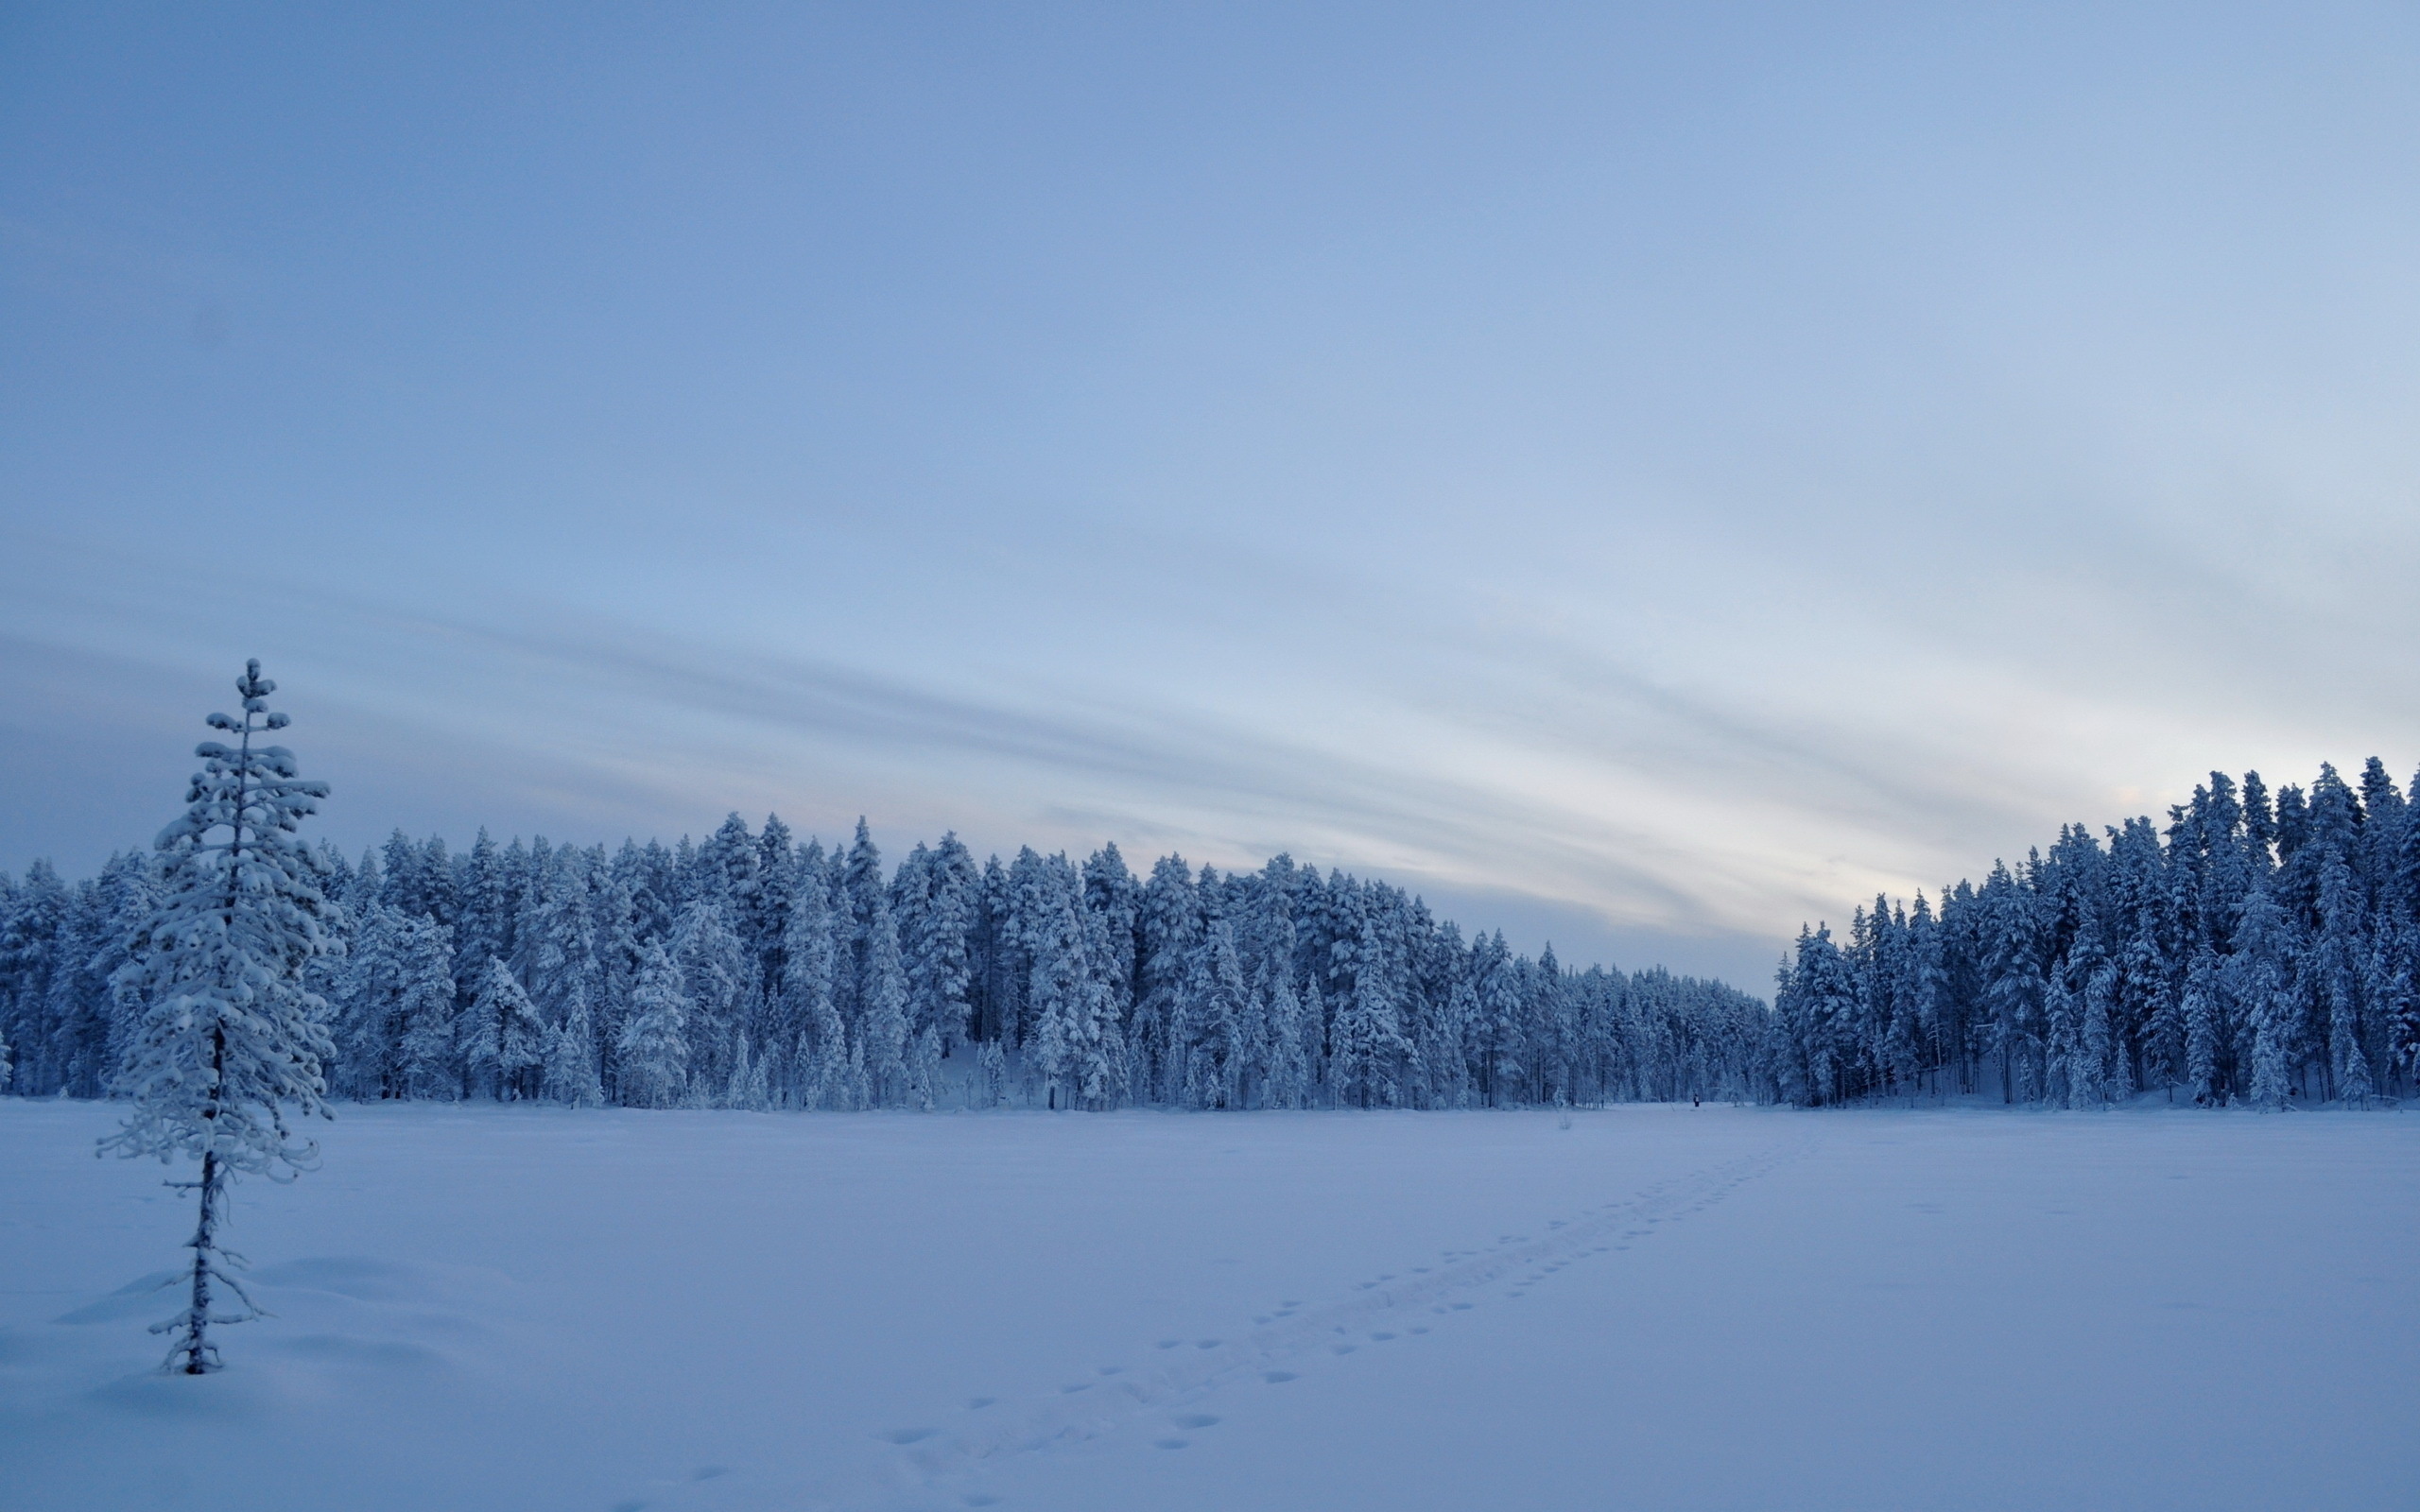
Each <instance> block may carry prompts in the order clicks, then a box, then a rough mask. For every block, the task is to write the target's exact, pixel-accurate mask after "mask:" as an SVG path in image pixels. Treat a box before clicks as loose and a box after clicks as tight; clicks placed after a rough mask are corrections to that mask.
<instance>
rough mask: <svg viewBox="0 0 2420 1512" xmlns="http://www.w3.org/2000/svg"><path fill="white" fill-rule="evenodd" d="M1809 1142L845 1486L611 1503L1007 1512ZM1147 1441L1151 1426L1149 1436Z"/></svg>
mask: <svg viewBox="0 0 2420 1512" xmlns="http://www.w3.org/2000/svg"><path fill="white" fill-rule="evenodd" d="M1812 1144H1813V1142H1812V1141H1811V1140H1806V1139H1801V1140H1798V1141H1794V1142H1789V1143H1782V1144H1776V1145H1773V1146H1771V1147H1769V1148H1767V1149H1764V1150H1761V1151H1758V1152H1756V1153H1755V1154H1753V1155H1748V1156H1744V1157H1741V1158H1739V1159H1737V1160H1728V1161H1724V1162H1722V1163H1720V1164H1719V1165H1714V1166H1710V1167H1707V1168H1706V1169H1704V1170H1703V1171H1699V1172H1696V1173H1694V1174H1692V1175H1689V1176H1686V1177H1673V1178H1670V1179H1668V1180H1664V1181H1658V1182H1653V1183H1651V1184H1650V1185H1648V1186H1645V1187H1642V1188H1640V1189H1639V1190H1638V1191H1637V1192H1636V1193H1635V1194H1633V1195H1632V1196H1629V1197H1626V1198H1623V1199H1621V1200H1618V1201H1614V1202H1607V1203H1604V1204H1601V1205H1599V1206H1598V1207H1595V1208H1590V1209H1587V1210H1584V1211H1581V1212H1578V1213H1575V1214H1571V1215H1569V1216H1566V1217H1564V1218H1560V1219H1556V1220H1553V1221H1551V1222H1549V1223H1547V1224H1546V1225H1545V1226H1543V1227H1542V1228H1541V1229H1538V1230H1536V1231H1534V1232H1531V1233H1526V1234H1512V1233H1507V1234H1499V1235H1496V1236H1495V1238H1494V1239H1493V1240H1492V1241H1491V1242H1489V1243H1487V1244H1485V1245H1482V1246H1475V1247H1469V1248H1462V1249H1453V1250H1447V1251H1444V1252H1443V1254H1442V1255H1441V1256H1440V1257H1439V1259H1438V1260H1436V1261H1435V1262H1432V1263H1427V1264H1423V1265H1411V1266H1405V1267H1404V1268H1402V1269H1401V1270H1398V1271H1391V1272H1384V1273H1381V1274H1379V1275H1377V1276H1374V1277H1372V1278H1369V1279H1367V1280H1360V1281H1357V1282H1354V1283H1353V1284H1352V1286H1351V1287H1350V1288H1348V1290H1347V1292H1346V1293H1345V1295H1344V1296H1342V1297H1338V1298H1336V1299H1334V1300H1332V1301H1329V1302H1326V1303H1316V1302H1312V1301H1310V1300H1307V1299H1305V1298H1302V1297H1288V1298H1285V1299H1284V1300H1283V1301H1282V1302H1281V1303H1280V1305H1279V1306H1278V1307H1277V1308H1275V1309H1272V1310H1271V1311H1269V1312H1267V1313H1263V1314H1256V1315H1255V1316H1254V1317H1253V1322H1252V1324H1251V1326H1249V1327H1248V1328H1246V1329H1243V1330H1239V1331H1237V1332H1236V1333H1235V1334H1234V1335H1231V1336H1225V1337H1217V1338H1208V1337H1205V1338H1161V1339H1156V1340H1147V1341H1145V1343H1144V1344H1143V1346H1142V1347H1141V1348H1140V1349H1138V1351H1137V1353H1138V1356H1139V1357H1140V1359H1139V1363H1137V1364H1136V1365H1134V1366H1132V1367H1129V1366H1101V1367H1100V1370H1099V1374H1100V1376H1101V1379H1100V1380H1098V1381H1096V1382H1081V1383H1077V1382H1068V1383H1061V1384H1058V1385H1056V1386H1054V1387H1048V1388H1046V1389H1045V1390H1044V1391H1040V1392H1036V1393H1035V1394H1034V1395H1033V1397H1032V1398H1030V1399H1029V1400H1026V1401H1024V1402H1022V1403H1012V1402H1010V1401H1007V1400H997V1399H993V1398H988V1397H977V1398H972V1399H967V1400H965V1402H964V1408H963V1410H962V1411H961V1412H960V1413H959V1414H955V1415H953V1416H956V1417H959V1426H958V1427H957V1428H955V1429H954V1430H953V1429H943V1428H937V1427H932V1426H929V1425H915V1426H903V1427H900V1428H895V1429H891V1430H890V1431H887V1432H884V1433H880V1434H877V1435H874V1436H875V1438H876V1440H877V1441H878V1442H880V1443H882V1444H884V1445H886V1446H888V1447H887V1448H886V1449H885V1450H883V1451H879V1452H878V1454H879V1461H880V1462H878V1463H876V1464H873V1465H869V1466H866V1467H864V1468H863V1469H861V1471H860V1472H859V1473H858V1474H856V1475H855V1476H853V1477H835V1478H833V1479H831V1480H828V1481H826V1482H825V1483H823V1484H822V1485H821V1486H813V1487H810V1486H789V1487H787V1488H777V1487H775V1486H769V1485H766V1484H764V1483H761V1482H759V1483H756V1484H754V1485H753V1486H748V1485H747V1484H746V1483H747V1482H748V1480H749V1479H750V1478H747V1477H742V1476H737V1475H733V1476H730V1477H728V1478H720V1477H718V1478H717V1480H716V1481H715V1482H714V1483H711V1484H705V1483H693V1484H692V1485H691V1486H683V1487H678V1488H671V1487H666V1488H663V1489H660V1490H659V1491H658V1492H657V1493H656V1494H655V1495H653V1496H648V1497H644V1498H640V1499H635V1500H633V1501H631V1502H628V1503H621V1505H622V1506H627V1507H631V1508H634V1509H635V1508H637V1507H641V1506H644V1507H647V1508H648V1509H650V1512H654V1509H664V1512H671V1509H674V1508H680V1509H684V1512H705V1509H707V1508H709V1507H727V1506H740V1505H744V1506H749V1507H765V1508H773V1507H794V1508H813V1509H816V1512H827V1509H828V1512H908V1509H915V1508H933V1509H939V1508H948V1507H965V1506H992V1505H1001V1504H1006V1503H1007V1501H1008V1499H1007V1498H1005V1497H1004V1496H1002V1495H999V1494H995V1493H994V1491H992V1490H991V1489H990V1488H988V1487H987V1486H984V1485H983V1484H982V1483H983V1481H984V1479H985V1476H986V1472H987V1471H989V1470H990V1469H994V1468H995V1467H1003V1466H1005V1465H1007V1464H1009V1463H1011V1462H1013V1459H1014V1457H1015V1456H1019V1455H1024V1454H1031V1453H1040V1452H1047V1451H1049V1450H1052V1449H1054V1448H1061V1447H1068V1446H1073V1445H1078V1444H1082V1443H1087V1442H1090V1441H1093V1440H1097V1439H1100V1438H1104V1437H1107V1436H1109V1435H1114V1434H1117V1433H1120V1432H1123V1431H1126V1430H1129V1429H1132V1428H1135V1427H1137V1426H1138V1425H1142V1424H1145V1423H1152V1424H1153V1425H1154V1426H1157V1427H1160V1428H1162V1429H1164V1430H1165V1429H1176V1430H1183V1431H1182V1432H1169V1433H1163V1434H1162V1435H1160V1436H1157V1437H1154V1438H1150V1439H1149V1440H1147V1441H1148V1442H1149V1443H1150V1444H1151V1445H1152V1446H1154V1447H1156V1448H1158V1449H1161V1450H1181V1449H1184V1448H1186V1447H1188V1446H1189V1445H1190V1443H1191V1442H1192V1439H1191V1438H1190V1437H1189V1436H1188V1435H1191V1434H1194V1433H1199V1432H1201V1431H1203V1430H1206V1429H1210V1428H1213V1427H1215V1425H1217V1424H1218V1422H1219V1418H1217V1417H1214V1416H1211V1415H1209V1414H1206V1413H1200V1412H1179V1411H1176V1410H1175V1409H1178V1408H1180V1407H1182V1406H1183V1405H1184V1404H1185V1403H1187V1402H1189V1401H1191V1400H1193V1399H1195V1398H1198V1397H1201V1396H1203V1395H1206V1394H1207V1393H1209V1392H1211V1391H1214V1390H1217V1389H1219V1388H1220V1387H1222V1386H1225V1385H1228V1384H1230V1383H1237V1382H1249V1383H1258V1384H1261V1385H1264V1386H1276V1385H1283V1384H1285V1383H1288V1382H1293V1381H1298V1380H1301V1379H1303V1378H1304V1377H1305V1375H1306V1374H1308V1373H1310V1372H1311V1371H1313V1370H1315V1369H1316V1368H1317V1365H1316V1362H1317V1361H1318V1360H1320V1359H1322V1358H1334V1357H1336V1356H1340V1355H1347V1354H1352V1353H1355V1352H1357V1350H1359V1349H1361V1348H1363V1347H1364V1346H1380V1345H1384V1344H1387V1343H1390V1342H1392V1341H1395V1340H1397V1339H1398V1338H1400V1337H1401V1336H1402V1335H1405V1334H1412V1335H1418V1334H1424V1333H1426V1332H1429V1325H1430V1323H1431V1322H1435V1321H1443V1320H1444V1319H1446V1318H1450V1317H1452V1316H1453V1315H1454V1314H1459V1313H1468V1312H1471V1311H1474V1310H1475V1309H1477V1308H1478V1307H1480V1306H1482V1305H1484V1304H1485V1303H1487V1302H1489V1301H1491V1300H1508V1301H1509V1300H1513V1299H1518V1298H1521V1297H1526V1296H1527V1295H1528V1294H1529V1292H1530V1290H1531V1289H1532V1288H1534V1287H1537V1286H1540V1285H1543V1284H1545V1283H1546V1282H1547V1281H1549V1280H1553V1279H1554V1277H1555V1276H1556V1275H1558V1274H1559V1273H1560V1272H1562V1271H1563V1270H1564V1269H1566V1268H1568V1267H1569V1266H1571V1265H1573V1264H1575V1263H1578V1262H1580V1261H1582V1260H1585V1259H1590V1258H1593V1257H1596V1256H1599V1255H1607V1254H1613V1253H1617V1252H1619V1251H1622V1250H1627V1249H1629V1248H1630V1247H1631V1246H1634V1245H1635V1244H1638V1243H1640V1242H1641V1241H1643V1240H1645V1239H1648V1238H1650V1237H1651V1236H1652V1235H1653V1234H1654V1233H1655V1232H1656V1231H1657V1229H1659V1228H1661V1227H1663V1226H1664V1225H1666V1224H1667V1223H1668V1222H1669V1221H1671V1220H1674V1219H1678V1218H1681V1217H1685V1216H1687V1215H1688V1214H1691V1213H1695V1212H1698V1211H1703V1209H1705V1208H1707V1207H1710V1206H1712V1205H1713V1204H1715V1203H1717V1202H1720V1201H1721V1200H1722V1199H1723V1198H1724V1197H1726V1196H1728V1195H1730V1194H1731V1193H1733V1192H1734V1191H1736V1190H1737V1189H1738V1188H1739V1187H1740V1186H1742V1185H1744V1184H1745V1183H1747V1182H1749V1181H1752V1180H1755V1178H1757V1177H1762V1176H1764V1175H1766V1174H1768V1173H1769V1172H1771V1171H1772V1170H1773V1169H1774V1168H1775V1167H1777V1166H1779V1165H1782V1164H1784V1163H1785V1162H1787V1161H1789V1160H1794V1159H1796V1158H1798V1157H1799V1156H1802V1155H1804V1154H1805V1153H1806V1151H1807V1150H1808V1149H1810V1148H1811V1147H1812ZM1147 1431H1148V1430H1147Z"/></svg>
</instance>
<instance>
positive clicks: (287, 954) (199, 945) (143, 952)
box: [101, 662, 329, 1375]
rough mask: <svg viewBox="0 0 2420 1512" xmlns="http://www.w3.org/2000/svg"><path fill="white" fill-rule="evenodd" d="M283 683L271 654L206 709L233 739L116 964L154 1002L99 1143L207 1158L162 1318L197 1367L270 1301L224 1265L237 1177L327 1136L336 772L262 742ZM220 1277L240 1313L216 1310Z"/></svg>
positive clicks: (301, 1153)
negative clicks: (325, 956)
mask: <svg viewBox="0 0 2420 1512" xmlns="http://www.w3.org/2000/svg"><path fill="white" fill-rule="evenodd" d="M276 689H277V684H275V683H273V682H271V681H269V680H268V679H265V678H263V677H262V676H261V664H260V663H259V662H248V663H246V666H245V670H244V676H243V678H242V679H240V680H239V681H237V683H236V684H235V690H236V692H237V693H238V694H240V695H241V696H243V700H244V705H243V707H244V716H243V718H242V719H240V720H238V719H233V718H230V717H229V716H227V715H225V714H216V713H215V714H212V715H211V716H210V721H209V722H210V725H211V727H212V728H213V729H216V730H225V731H227V732H228V733H229V734H231V735H233V736H234V737H235V739H236V744H235V745H234V746H233V747H228V746H225V745H222V744H220V743H218V742H217V741H208V742H205V743H204V744H203V745H202V746H200V747H199V748H198V749H197V750H196V751H195V754H196V755H198V756H199V757H200V758H201V760H202V763H203V766H202V769H201V770H200V771H199V772H198V773H196V774H195V775H194V779H193V785H192V788H191V790H190V791H189V792H188V793H187V794H186V796H185V801H186V803H187V805H188V806H187V808H186V810H185V814H184V816H183V817H182V818H181V819H179V820H177V821H176V822H175V823H173V824H171V825H169V826H168V827H167V828H166V829H165V830H163V831H162V832H160V838H159V840H158V841H157V846H158V849H159V850H160V851H162V853H163V862H164V865H163V868H162V877H161V889H160V894H161V896H160V904H159V908H158V911H157V912H156V913H154V914H153V915H152V917H151V918H150V919H149V920H148V921H147V922H146V923H145V924H144V925H143V926H142V927H141V929H140V930H138V931H137V933H136V936H135V938H134V939H133V940H132V941H131V942H130V948H129V954H130V959H129V960H128V962H127V964H126V965H125V966H124V967H122V968H121V969H120V977H121V979H122V980H124V981H125V982H127V983H128V984H129V985H130V986H134V987H137V988H140V990H141V991H142V994H143V998H144V1001H145V1003H146V1004H147V1006H146V1008H145V1011H144V1017H143V1022H142V1027H141V1029H140V1030H139V1031H138V1032H137V1034H136V1036H135V1038H134V1041H133V1043H132V1045H131V1046H130V1049H129V1051H128V1054H127V1058H126V1064H125V1066H124V1067H123V1068H122V1070H121V1071H120V1073H119V1076H118V1081H117V1087H118V1090H119V1091H121V1092H123V1093H125V1094H126V1095H127V1096H129V1097H130V1098H131V1099H132V1100H133V1103H134V1107H133V1109H132V1111H131V1112H130V1113H129V1114H128V1115H127V1119H126V1124H125V1126H124V1127H123V1128H121V1129H120V1130H119V1131H118V1132H117V1133H115V1134H113V1135H112V1136H110V1137H108V1138H106V1139H104V1140H102V1141H101V1149H102V1150H104V1151H107V1150H115V1151H117V1152H118V1153H120V1154H122V1155H128V1156H157V1157H159V1158H160V1160H162V1161H164V1162H165V1161H169V1160H174V1159H175V1158H176V1157H178V1156H179V1155H186V1156H192V1157H195V1158H197V1159H199V1160H200V1161H201V1177H200V1179H199V1180H198V1181H191V1182H171V1183H170V1185H172V1186H175V1187H178V1188H179V1189H186V1188H190V1189H192V1190H194V1191H196V1192H198V1193H199V1194H200V1210H201V1211H200V1217H199V1223H198V1224H197V1225H196V1227H195V1229H194V1236H193V1239H192V1241H191V1243H190V1244H189V1245H188V1246H187V1247H188V1248H190V1249H191V1250H192V1251H193V1270H192V1288H193V1289H192V1296H191V1298H190V1300H189V1301H188V1302H187V1304H186V1306H185V1309H184V1311H183V1312H182V1313H180V1314H177V1315H176V1316H175V1317H172V1318H169V1319H167V1320H166V1321H164V1322H163V1323H159V1324H155V1325H154V1326H153V1332H159V1333H167V1334H170V1335H171V1336H172V1338H173V1341H174V1342H173V1345H172V1347H171V1348H170V1349H169V1350H168V1358H167V1366H168V1367H169V1368H170V1369H172V1370H179V1371H182V1373H184V1374H187V1375H201V1374H204V1373H206V1372H208V1371H211V1370H215V1369H216V1368H218V1365H219V1360H218V1350H217V1347H216V1346H215V1345H213V1344H212V1343H211V1342H210V1340H209V1328H210V1325H211V1324H213V1323H237V1322H242V1321H244V1320H246V1319H248V1318H251V1317H256V1316H258V1315H259V1312H260V1310H259V1309H258V1308H256V1307H254V1306H253V1305H252V1301H251V1297H249V1296H247V1295H246V1294H245V1292H244V1289H243V1287H242V1285H241V1284H240V1283H238V1282H237V1281H235V1280H233V1278H232V1277H230V1276H229V1275H228V1267H230V1266H233V1265H240V1264H241V1263H242V1262H241V1261H240V1259H239V1258H238V1257H237V1256H235V1255H234V1254H233V1253H232V1252H230V1251H228V1250H226V1249H224V1248H222V1247H221V1246H220V1245H219V1243H218V1226H219V1223H220V1221H221V1218H222V1211H221V1210H222V1205H223V1203H224V1201H225V1198H226V1192H227V1185H228V1182H229V1181H230V1180H231V1179H232V1178H233V1176H234V1175H235V1173H237V1172H244V1173H248V1174H252V1175H259V1176H267V1177H270V1178H272V1179H291V1178H292V1177H294V1176H295V1174H297V1173H298V1172H302V1171H305V1170H308V1169H310V1168H311V1167H312V1166H314V1165H316V1164H317V1163H318V1161H319V1147H318V1145H317V1144H316V1143H313V1142H312V1141H309V1140H305V1139H303V1138H302V1137H301V1136H299V1135H298V1134H297V1133H296V1132H295V1131H294V1129H293V1128H292V1127H291V1126H290V1125H288V1123H287V1122H286V1113H287V1108H288V1105H291V1106H292V1107H293V1108H294V1109H295V1110H296V1111H298V1112H301V1113H302V1114H305V1115H307V1114H311V1113H319V1114H321V1115H322V1116H325V1115H326V1114H327V1108H326V1106H325V1104H324V1103H323V1101H322V1100H321V1099H322V1093H323V1091H324V1089H323V1087H322V1085H321V1083H320V1061H321V1060H322V1059H323V1058H324V1057H326V1056H327V1055H328V1054H329V1046H328V1040H327V1035H326V1032H325V1031H324V1030H322V1029H321V1028H320V1023H319V1019H318V1009H319V1008H320V1002H319V1000H318V999H317V998H316V997H314V996H313V995H312V994H311V993H310V992H309V991H307V990H306V989H305V988H303V986H302V968H303V966H304V964H305V963H306V962H308V961H309V960H310V959H311V958H312V957H313V956H314V955H317V954H320V953H321V952H322V951H324V950H325V949H327V948H328V947H327V941H326V938H325V936H323V935H322V933H321V930H320V920H321V917H322V915H323V914H324V912H325V911H326V909H327V907H328V904H327V902H326V901H325V900H324V899H323V898H322V897H321V895H320V887H319V868H318V866H317V863H316V860H315V858H314V857H313V855H312V853H311V851H309V850H308V849H306V848H305V847H304V846H303V845H302V843H301V842H300V841H299V840H297V839H296V838H295V837H294V831H295V828H296V826H297V825H298V824H299V823H300V822H301V821H302V817H303V816H305V815H309V814H314V813H317V812H318V811H319V801H318V800H319V799H322V798H325V797H326V796H327V793H328V788H327V784H326V783H324V782H302V781H301V780H299V779H298V778H297V777H296V776H295V765H294V755H293V753H292V752H291V751H289V750H287V749H286V748H285V747H283V746H256V745H254V744H253V739H254V737H255V736H257V735H261V734H264V733H266V732H268V730H282V729H284V728H285V723H286V717H285V715H284V714H282V713H269V712H268V696H269V695H270V694H271V693H273V692H275V691H276ZM214 1281H215V1282H217V1283H218V1284H221V1285H223V1286H225V1287H226V1288H227V1290H228V1291H229V1292H231V1293H233V1296H234V1297H235V1299H236V1301H237V1302H238V1303H240V1304H241V1310H240V1311H234V1312H220V1311H219V1310H218V1307H217V1303H216V1299H215V1298H214V1297H213V1294H212V1283H213V1282H214Z"/></svg>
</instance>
